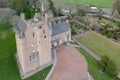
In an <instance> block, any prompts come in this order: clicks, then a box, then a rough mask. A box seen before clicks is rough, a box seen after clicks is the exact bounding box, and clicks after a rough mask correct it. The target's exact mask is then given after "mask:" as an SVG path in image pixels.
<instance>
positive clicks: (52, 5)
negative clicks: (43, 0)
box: [48, 0, 57, 16]
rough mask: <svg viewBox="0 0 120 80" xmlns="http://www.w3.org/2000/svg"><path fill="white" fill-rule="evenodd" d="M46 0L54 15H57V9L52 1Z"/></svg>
mask: <svg viewBox="0 0 120 80" xmlns="http://www.w3.org/2000/svg"><path fill="white" fill-rule="evenodd" d="M48 2H49V9H50V10H52V13H53V15H54V16H57V10H56V8H55V6H54V3H53V2H52V0H48Z"/></svg>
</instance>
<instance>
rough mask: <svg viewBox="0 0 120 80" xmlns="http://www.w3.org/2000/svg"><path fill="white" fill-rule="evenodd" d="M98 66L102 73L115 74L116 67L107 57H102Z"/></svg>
mask: <svg viewBox="0 0 120 80" xmlns="http://www.w3.org/2000/svg"><path fill="white" fill-rule="evenodd" d="M99 64H100V66H101V67H102V72H105V71H106V72H108V73H109V74H111V75H116V74H117V71H116V69H117V67H116V64H115V63H114V61H112V60H110V59H109V57H108V56H106V55H104V56H102V57H101V61H99Z"/></svg>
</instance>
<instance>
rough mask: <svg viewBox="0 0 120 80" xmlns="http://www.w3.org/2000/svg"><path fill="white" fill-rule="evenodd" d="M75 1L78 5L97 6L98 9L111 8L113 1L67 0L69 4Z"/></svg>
mask: <svg viewBox="0 0 120 80" xmlns="http://www.w3.org/2000/svg"><path fill="white" fill-rule="evenodd" d="M71 1H74V2H75V3H76V4H78V3H84V4H89V5H95V6H98V7H110V6H111V5H112V2H113V0H67V2H71Z"/></svg>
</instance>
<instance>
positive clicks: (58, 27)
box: [52, 22, 71, 36]
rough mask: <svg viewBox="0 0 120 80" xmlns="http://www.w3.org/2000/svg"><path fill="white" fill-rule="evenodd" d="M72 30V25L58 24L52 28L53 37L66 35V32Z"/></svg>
mask: <svg viewBox="0 0 120 80" xmlns="http://www.w3.org/2000/svg"><path fill="white" fill-rule="evenodd" d="M69 30H71V29H70V24H68V23H66V22H63V23H60V24H56V25H54V26H53V27H52V36H55V35H58V34H61V33H64V32H66V31H69Z"/></svg>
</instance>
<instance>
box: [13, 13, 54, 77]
mask: <svg viewBox="0 0 120 80" xmlns="http://www.w3.org/2000/svg"><path fill="white" fill-rule="evenodd" d="M14 31H15V36H16V45H17V55H16V57H17V62H18V66H19V69H20V73H21V76H22V77H24V76H25V75H27V74H28V76H29V73H30V72H32V71H33V73H35V72H34V70H36V69H39V68H41V67H42V66H44V65H47V64H50V63H51V61H52V53H51V35H52V30H51V27H50V26H49V23H48V15H47V14H45V16H44V17H41V15H40V14H39V13H36V15H35V17H34V19H31V20H24V15H21V20H20V21H19V22H18V23H16V24H14Z"/></svg>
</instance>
